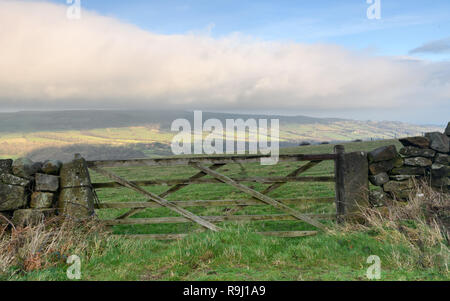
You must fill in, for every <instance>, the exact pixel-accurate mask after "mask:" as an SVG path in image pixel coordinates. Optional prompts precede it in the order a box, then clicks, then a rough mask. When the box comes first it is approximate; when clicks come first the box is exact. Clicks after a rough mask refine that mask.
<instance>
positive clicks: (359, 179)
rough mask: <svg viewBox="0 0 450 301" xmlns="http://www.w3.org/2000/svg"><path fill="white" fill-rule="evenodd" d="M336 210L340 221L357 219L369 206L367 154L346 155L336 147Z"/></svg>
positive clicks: (342, 148) (340, 147)
mask: <svg viewBox="0 0 450 301" xmlns="http://www.w3.org/2000/svg"><path fill="white" fill-rule="evenodd" d="M335 153H336V155H337V158H336V160H335V176H336V209H337V215H338V221H342V220H343V218H344V217H345V218H350V217H355V216H356V215H357V214H358V212H360V209H361V208H364V207H367V206H368V205H369V163H368V161H367V154H366V153H365V152H352V153H345V152H344V147H343V146H342V145H336V146H335Z"/></svg>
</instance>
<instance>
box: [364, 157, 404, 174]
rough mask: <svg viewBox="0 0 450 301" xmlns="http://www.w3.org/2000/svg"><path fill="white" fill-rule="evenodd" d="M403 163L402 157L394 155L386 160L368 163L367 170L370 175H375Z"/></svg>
mask: <svg viewBox="0 0 450 301" xmlns="http://www.w3.org/2000/svg"><path fill="white" fill-rule="evenodd" d="M402 165H403V159H402V158H400V157H395V159H392V160H388V161H380V162H376V163H372V164H370V165H369V171H370V174H372V175H377V174H380V173H382V172H386V173H387V172H389V171H390V170H392V169H393V168H394V167H400V166H402Z"/></svg>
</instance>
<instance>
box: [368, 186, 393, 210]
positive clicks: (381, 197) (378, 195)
mask: <svg viewBox="0 0 450 301" xmlns="http://www.w3.org/2000/svg"><path fill="white" fill-rule="evenodd" d="M388 199H389V198H388V196H387V195H386V193H385V192H384V191H380V190H371V191H370V193H369V202H370V204H371V205H372V206H374V207H381V206H384V205H385V204H386V202H387V200H388Z"/></svg>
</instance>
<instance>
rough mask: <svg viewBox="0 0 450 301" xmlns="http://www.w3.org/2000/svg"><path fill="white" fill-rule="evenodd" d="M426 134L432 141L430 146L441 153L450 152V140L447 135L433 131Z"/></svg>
mask: <svg viewBox="0 0 450 301" xmlns="http://www.w3.org/2000/svg"><path fill="white" fill-rule="evenodd" d="M425 136H426V137H427V138H428V139H429V140H430V141H431V143H430V148H432V149H434V150H435V151H438V152H441V153H448V152H450V140H449V138H448V136H447V135H444V134H442V133H439V132H432V133H426V134H425Z"/></svg>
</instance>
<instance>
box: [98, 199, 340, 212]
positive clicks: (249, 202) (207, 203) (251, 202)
mask: <svg viewBox="0 0 450 301" xmlns="http://www.w3.org/2000/svg"><path fill="white" fill-rule="evenodd" d="M334 200H335V198H334V197H322V198H287V199H278V201H279V202H281V203H283V204H286V205H295V204H301V203H306V202H317V203H329V202H333V201H334ZM170 202H171V203H174V204H176V205H178V206H180V207H183V208H186V207H218V206H264V205H267V204H266V203H262V202H261V201H259V200H255V199H246V200H192V201H181V200H177V201H170ZM160 207H161V205H159V204H158V203H154V202H104V203H100V204H99V205H97V206H96V209H112V208H114V209H129V208H160Z"/></svg>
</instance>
